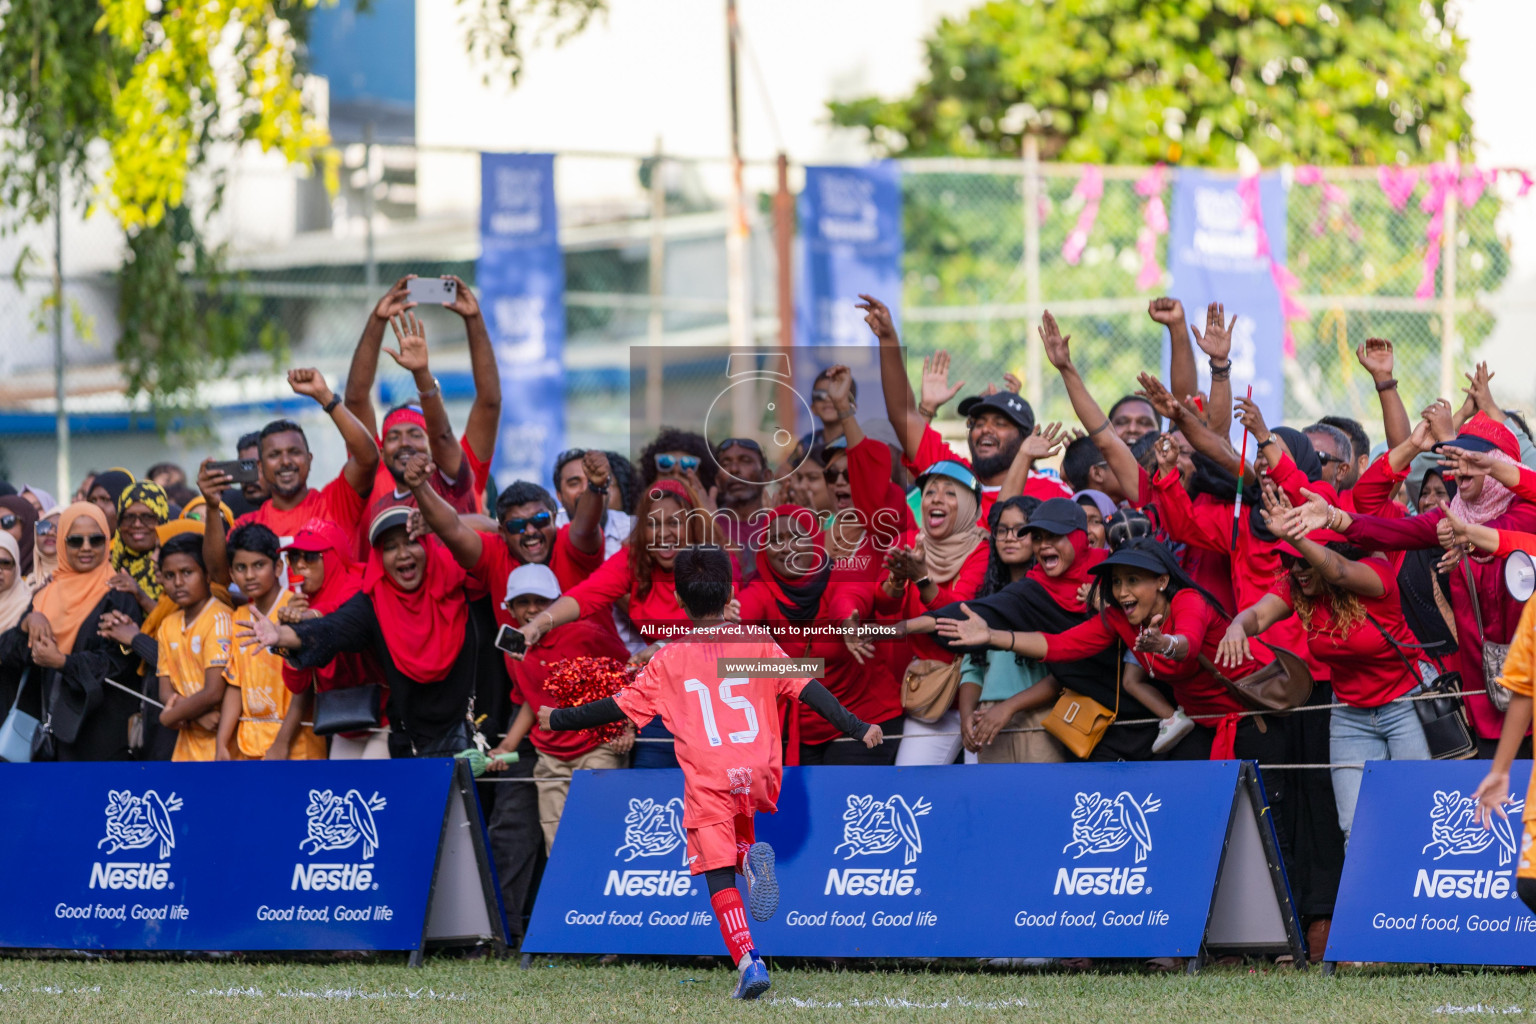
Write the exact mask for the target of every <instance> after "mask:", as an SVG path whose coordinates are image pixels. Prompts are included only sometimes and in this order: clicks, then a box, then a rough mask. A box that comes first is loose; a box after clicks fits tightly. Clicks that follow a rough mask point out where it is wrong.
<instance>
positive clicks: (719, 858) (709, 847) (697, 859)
mask: <svg viewBox="0 0 1536 1024" xmlns="http://www.w3.org/2000/svg"><path fill="white" fill-rule="evenodd" d="M751 845H752V815H750V814H738V815H736V817H735V818H733V819H731V820H730V821H717V822H715V823H714V824H713V825H703V826H700V827H699V828H690V829H688V871H689V873H690V874H695V875H702V874H703V873H704V872H706V871H713V870H714V869H715V868H738V869H739V868H740V865H741V858H742V857H744V856H745V855H746V852H747V847H749V846H751Z"/></svg>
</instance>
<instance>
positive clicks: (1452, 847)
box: [1422, 789, 1525, 867]
mask: <svg viewBox="0 0 1536 1024" xmlns="http://www.w3.org/2000/svg"><path fill="white" fill-rule="evenodd" d="M1476 810H1477V801H1476V800H1474V799H1473V798H1472V797H1470V796H1462V795H1461V791H1460V790H1456V789H1453V790H1451V791H1450V792H1449V793H1447V792H1445V791H1444V790H1436V791H1435V795H1434V799H1433V801H1432V803H1431V806H1430V809H1429V843H1428V844H1426V845H1425V847H1424V849H1423V851H1422V852H1424V853H1430V852H1433V853H1434V855H1435V860H1439V859H1440V858H1442V857H1457V856H1463V855H1466V854H1476V853H1482V852H1483V851H1484V850H1486V849H1488V848H1489V847H1490V846H1492V845H1493V844H1494V842H1495V841H1497V842H1498V844H1499V866H1500V867H1505V866H1507V865H1508V864H1509V863H1510V862H1511V861H1512V860H1514V859H1515V855H1516V854H1518V853H1519V852H1520V838H1519V836H1518V835H1516V834H1515V832H1514V829H1513V828H1512V827H1511V826H1510V823H1509V821H1508V820H1507V819H1505V818H1500V817H1499V816H1498V815H1494V816H1493V822H1492V824H1493V827H1492V828H1491V829H1485V828H1483V826H1481V825H1479V824H1478V823H1477V822H1476V821H1474V820H1473V817H1472V816H1473V813H1474V812H1475V811H1476ZM1524 810H1525V801H1524V800H1517V799H1516V798H1515V796H1514V794H1513V793H1511V794H1510V795H1509V796H1508V797H1507V798H1506V799H1505V801H1504V812H1505V813H1506V814H1510V815H1512V816H1514V817H1515V818H1516V819H1518V818H1519V817H1520V813H1521V812H1522V811H1524Z"/></svg>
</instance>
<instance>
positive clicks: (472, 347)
mask: <svg viewBox="0 0 1536 1024" xmlns="http://www.w3.org/2000/svg"><path fill="white" fill-rule="evenodd" d="M449 280H450V281H452V282H454V283H455V284H456V285H458V289H459V291H458V298H456V299H454V301H452V302H450V303H447V307H448V308H449V309H451V310H453V311H454V312H455V313H457V314H459V316H460V317H462V318H463V320H464V334H465V336H466V337H467V339H468V341H469V370H470V373H471V374H472V375H473V376H474V380H475V400H474V402H473V403H471V405H470V407H469V419H467V420H465V421H464V440H465V441H467V442H469V447H470V450H472V451H473V452H474V453H475V458H477V459H479V460H480V461H481V462H490V461H491V458H492V457H493V456H494V455H495V454H496V434H497V433H498V431H499V430H500V429H501V371H500V370H499V369H498V368H497V366H496V350H495V349H494V348H493V347H492V346H491V334H490V332H489V331H488V330H486V327H485V316H484V314H482V313H481V311H480V300H479V299H477V298H475V293H474V292H473V291H471V290H470V287H469V285H467V284H465V283H464V282H463V281H462V280H460V279H459V278H457V277H449ZM374 358H375V359H377V358H378V357H377V356H375V357H374ZM572 532H573V533H574V532H575V531H574V530H573V531H572Z"/></svg>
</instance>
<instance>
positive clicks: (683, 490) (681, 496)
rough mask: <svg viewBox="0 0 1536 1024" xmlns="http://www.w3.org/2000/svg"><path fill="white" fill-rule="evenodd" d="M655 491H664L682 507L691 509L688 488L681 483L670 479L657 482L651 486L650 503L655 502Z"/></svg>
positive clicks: (691, 504) (691, 497) (691, 498)
mask: <svg viewBox="0 0 1536 1024" xmlns="http://www.w3.org/2000/svg"><path fill="white" fill-rule="evenodd" d="M657 491H665V492H666V493H667V494H670V495H672V497H674V498H676V499H677V500H678V501H680V502H682V503H683V504H684V505H686V506H688V507H690V508H692V507H693V495H692V494H690V493H689V492H688V488H687V487H686V486H685V485H684V484H683V483H682V482H681V481H678V480H671V479H668V480H657V481H656V482H655V483H653V484H651V487H650V495H651V500H652V501H655V500H656V498H657V495H656V492H657Z"/></svg>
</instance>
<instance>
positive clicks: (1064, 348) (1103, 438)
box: [1040, 310, 1141, 495]
mask: <svg viewBox="0 0 1536 1024" xmlns="http://www.w3.org/2000/svg"><path fill="white" fill-rule="evenodd" d="M1071 340H1072V336H1071V335H1070V334H1068V335H1066V336H1065V337H1063V336H1062V333H1061V328H1060V327H1058V326H1057V325H1056V318H1055V317H1053V316H1052V315H1051V312H1050V310H1046V311H1045V314H1044V315H1043V316H1042V317H1041V318H1040V341H1041V343H1042V344H1043V345H1044V346H1045V357H1046V358H1047V359H1049V360H1050V361H1051V365H1052V366H1054V367H1055V368H1056V372H1057V373H1060V374H1061V382H1062V383H1063V384H1065V385H1066V388H1067V398H1069V399H1070V400H1071V402H1072V411H1073V413H1075V414H1076V415H1077V419H1078V421H1079V422H1080V423H1082V425H1083V428H1084V429H1085V430H1087V431H1088V436H1089V437H1091V438H1093V444H1094V447H1096V448H1098V450H1099V452H1100V453H1101V454H1103V456H1104V461H1105V462H1106V463H1108V465H1109V469H1110V472H1112V473H1114V474H1115V479H1116V480H1118V481H1120V490H1121V491H1123V492H1124V493H1125V494H1127V495H1135V494H1136V493H1137V492H1138V490H1139V489H1140V486H1141V472H1140V470H1141V467H1140V466H1138V465H1137V463H1136V457H1135V456H1134V455H1132V454H1131V449H1130V447H1129V446H1128V445H1127V444H1126V443H1125V442H1124V441H1122V440H1120V436H1119V435H1118V434H1116V433H1115V432H1114V431H1113V430H1110V429H1109V417H1107V416H1105V415H1104V410H1103V409H1101V408H1099V403H1098V402H1096V401H1094V398H1093V396H1092V395H1090V394H1089V393H1088V385H1086V384H1084V383H1083V378H1082V375H1081V374H1079V373H1078V372H1077V367H1076V365H1074V364H1073V362H1072V350H1071V348H1070V347H1069V345H1068V343H1069V342H1071Z"/></svg>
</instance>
